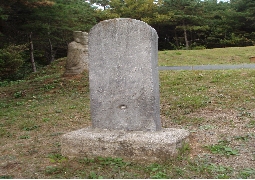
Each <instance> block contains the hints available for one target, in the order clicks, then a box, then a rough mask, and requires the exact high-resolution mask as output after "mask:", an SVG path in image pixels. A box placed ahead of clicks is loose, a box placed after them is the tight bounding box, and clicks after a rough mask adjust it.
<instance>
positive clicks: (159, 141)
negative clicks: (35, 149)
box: [61, 127, 189, 162]
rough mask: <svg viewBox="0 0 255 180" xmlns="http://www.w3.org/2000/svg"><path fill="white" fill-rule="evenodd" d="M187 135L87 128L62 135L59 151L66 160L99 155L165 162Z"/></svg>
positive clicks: (172, 131) (183, 132) (177, 131)
mask: <svg viewBox="0 0 255 180" xmlns="http://www.w3.org/2000/svg"><path fill="white" fill-rule="evenodd" d="M188 136H189V132H188V131H186V130H184V129H175V128H163V129H162V130H161V131H155V132H143V131H122V130H111V131H110V130H104V129H93V128H91V127H89V128H84V129H80V130H77V131H73V132H70V133H67V134H64V135H63V136H62V138H61V145H62V150H61V151H62V155H63V156H66V157H69V158H73V157H88V158H94V157H98V156H100V157H113V158H117V157H120V158H123V159H124V160H129V161H139V162H141V161H143V162H155V161H164V160H167V159H169V158H171V157H174V156H176V155H177V154H178V150H179V148H181V147H182V145H183V144H184V143H186V142H188Z"/></svg>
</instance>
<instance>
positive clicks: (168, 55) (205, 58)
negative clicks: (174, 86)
mask: <svg viewBox="0 0 255 180" xmlns="http://www.w3.org/2000/svg"><path fill="white" fill-rule="evenodd" d="M251 56H255V47H254V46H250V47H245V48H242V47H234V48H216V49H203V50H192V51H190V50H172V51H160V52H159V55H158V57H159V65H160V66H181V65H182V66H183V65H209V64H210V65H213V64H242V63H250V59H249V58H250V57H251Z"/></svg>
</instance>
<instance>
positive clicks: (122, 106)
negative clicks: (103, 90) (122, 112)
mask: <svg viewBox="0 0 255 180" xmlns="http://www.w3.org/2000/svg"><path fill="white" fill-rule="evenodd" d="M119 108H120V109H127V106H126V105H125V104H121V105H120V106H119Z"/></svg>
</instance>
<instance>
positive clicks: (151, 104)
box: [89, 18, 161, 131]
mask: <svg viewBox="0 0 255 180" xmlns="http://www.w3.org/2000/svg"><path fill="white" fill-rule="evenodd" d="M157 48H158V36H157V32H156V31H155V30H154V29H153V28H152V27H150V26H149V25H148V24H146V23H144V22H142V21H138V20H134V19H126V18H123V19H111V20H106V21H102V22H100V23H99V24H97V25H96V26H94V27H93V28H92V29H91V31H90V33H89V82H90V97H91V98H90V99H91V100H90V102H91V117H92V124H93V127H94V128H103V129H111V130H115V129H122V130H127V131H157V130H160V129H161V122H160V116H159V114H160V107H159V83H158V81H159V77H158V68H157V63H158V62H157V54H158V50H157Z"/></svg>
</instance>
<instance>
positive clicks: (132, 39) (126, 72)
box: [61, 18, 189, 161]
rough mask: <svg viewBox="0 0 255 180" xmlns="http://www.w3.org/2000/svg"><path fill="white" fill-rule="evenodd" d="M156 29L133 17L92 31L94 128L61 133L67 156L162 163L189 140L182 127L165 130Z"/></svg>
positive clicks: (90, 56)
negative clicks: (162, 121)
mask: <svg viewBox="0 0 255 180" xmlns="http://www.w3.org/2000/svg"><path fill="white" fill-rule="evenodd" d="M157 48H158V36H157V32H156V31H155V30H154V29H153V28H152V27H150V26H149V25H148V24H146V23H144V22H142V21H138V20H134V19H128V18H119V19H111V20H105V21H102V22H100V23H99V24H97V25H96V26H94V27H93V28H92V29H91V31H90V33H89V83H90V105H91V119H92V127H88V128H84V129H80V130H78V131H74V132H70V133H67V134H65V135H63V136H62V141H61V142H62V143H61V144H62V154H63V155H64V156H68V157H80V156H86V157H88V158H92V157H96V156H101V157H121V158H123V159H126V160H134V161H160V160H166V159H168V158H170V157H172V156H174V155H176V154H178V148H180V147H181V146H182V145H183V143H185V142H187V141H188V136H189V133H188V132H187V131H186V130H183V129H174V128H162V127H161V121H160V105H159V76H158V66H157V56H158V50H157Z"/></svg>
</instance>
